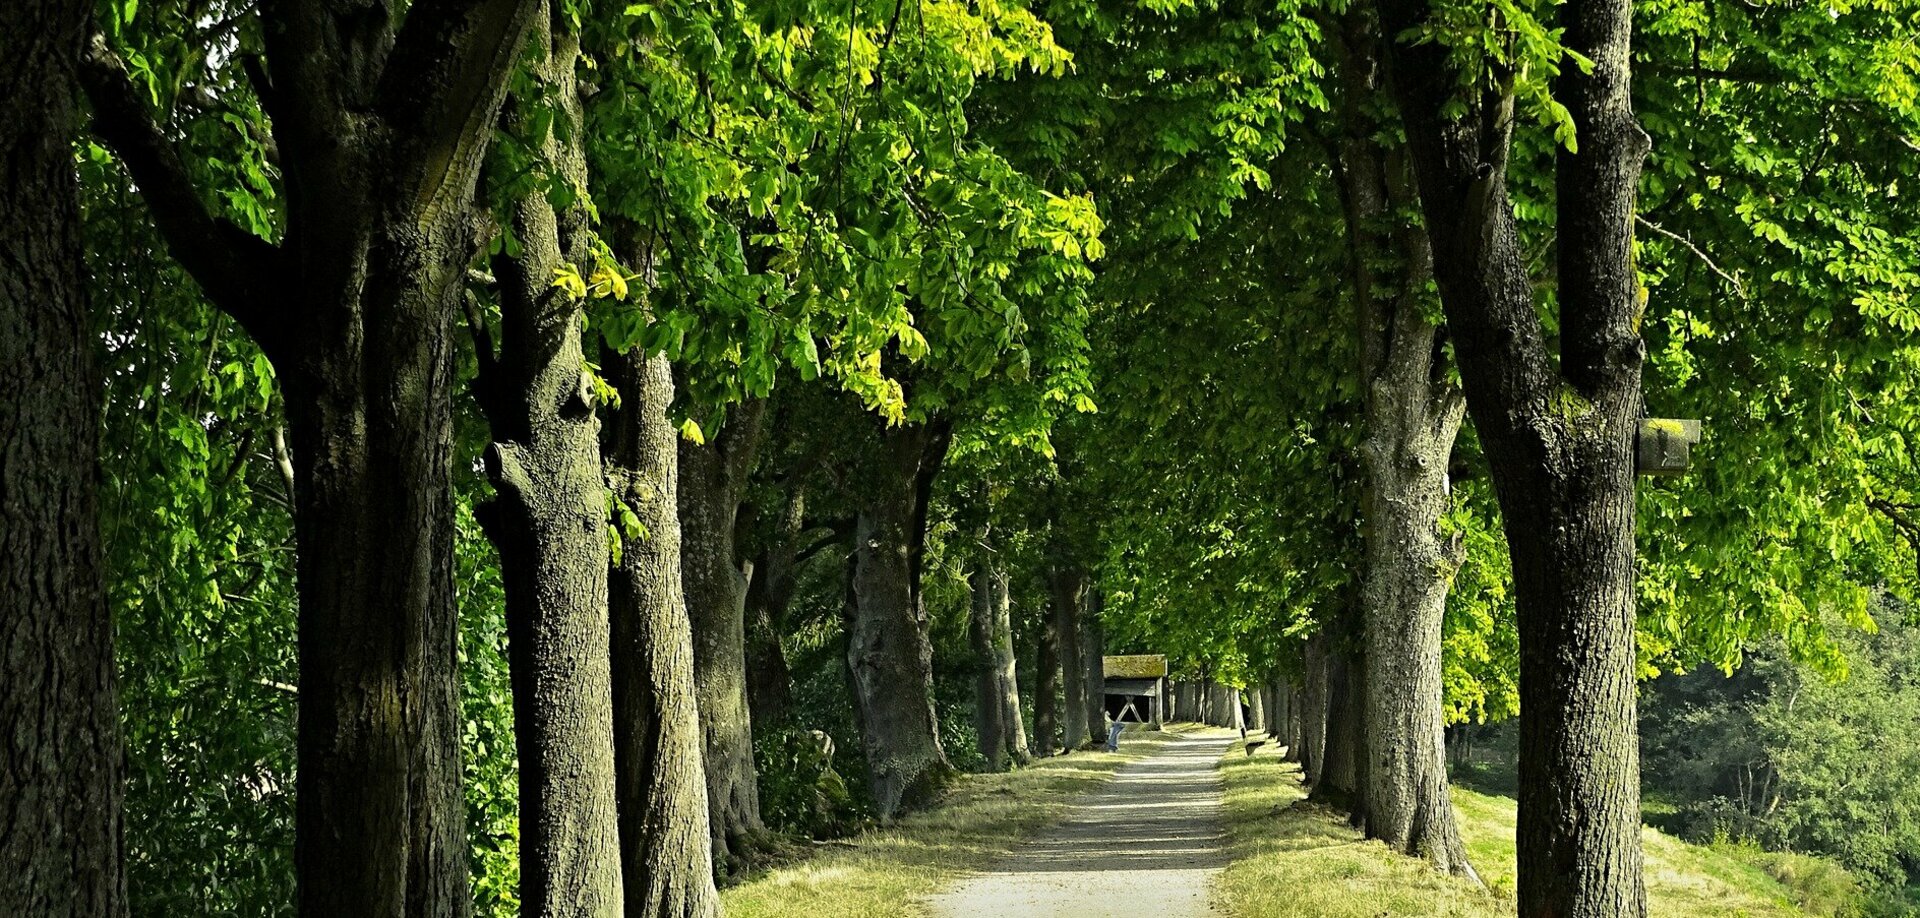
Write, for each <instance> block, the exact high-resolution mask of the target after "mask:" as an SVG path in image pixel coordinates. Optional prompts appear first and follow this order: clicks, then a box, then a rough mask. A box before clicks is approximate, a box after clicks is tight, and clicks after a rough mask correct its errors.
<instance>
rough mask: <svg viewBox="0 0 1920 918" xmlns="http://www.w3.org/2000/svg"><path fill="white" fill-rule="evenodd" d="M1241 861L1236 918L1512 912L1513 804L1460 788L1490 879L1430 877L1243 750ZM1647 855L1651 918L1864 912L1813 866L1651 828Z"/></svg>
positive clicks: (1472, 842) (1228, 883)
mask: <svg viewBox="0 0 1920 918" xmlns="http://www.w3.org/2000/svg"><path fill="white" fill-rule="evenodd" d="M1222 770H1223V771H1224V773H1225V776H1226V784H1227V794H1226V816H1227V822H1228V831H1229V838H1230V843H1231V845H1232V849H1233V851H1232V853H1233V863H1232V864H1231V865H1230V866H1229V867H1228V868H1227V870H1226V872H1225V874H1224V875H1223V876H1222V878H1221V880H1220V883H1219V886H1218V889H1217V892H1216V895H1217V896H1218V897H1219V899H1220V901H1221V904H1223V905H1224V906H1225V907H1226V910H1227V912H1228V913H1229V914H1231V915H1235V916H1238V918H1277V916H1290V918H1291V916H1299V918H1323V916H1324V918H1349V916H1350V918H1381V916H1400V915H1407V916H1415V915H1418V916H1460V918H1482V916H1485V918H1494V916H1501V918H1505V916H1510V915H1512V914H1513V913H1514V908H1515V905H1514V840H1513V839H1514V833H1513V824H1514V806H1515V805H1514V801H1513V800H1512V799H1511V798H1508V797H1501V796H1495V795H1490V794H1483V793H1478V792H1475V791H1471V790H1467V789H1464V788H1458V787H1456V788H1454V794H1453V798H1454V805H1455V807H1456V809H1457V810H1458V812H1459V814H1460V820H1461V826H1460V828H1461V833H1462V834H1463V835H1465V837H1466V840H1467V849H1468V857H1469V858H1471V860H1472V861H1473V865H1474V868H1475V869H1476V870H1478V871H1479V873H1480V876H1481V877H1482V879H1484V880H1485V881H1486V883H1487V889H1486V890H1481V889H1478V888H1476V887H1474V886H1473V885H1472V884H1470V883H1468V882H1466V881H1463V880H1458V879H1454V878H1451V877H1445V876H1441V875H1438V874H1436V873H1434V872H1433V871H1431V870H1429V869H1427V868H1426V866H1425V865H1424V864H1422V863H1421V862H1419V861H1416V860H1414V859H1412V858H1407V857H1401V856H1398V855H1395V854H1393V853H1391V852H1389V851H1388V850H1387V848H1386V846H1385V845H1383V844H1381V843H1379V842H1376V841H1367V840H1365V839H1363V838H1362V837H1361V836H1360V833H1358V832H1356V831H1354V830H1353V829H1352V828H1350V827H1348V825H1347V822H1346V817H1345V816H1344V814H1340V813H1336V812H1333V811H1331V810H1328V809H1326V808H1323V807H1320V806H1317V805H1312V804H1308V803H1307V802H1306V801H1305V794H1304V792H1303V791H1302V790H1301V787H1300V783H1299V778H1300V770H1299V768H1298V767H1297V766H1295V765H1291V764H1288V763H1285V762H1282V761H1281V760H1280V756H1279V753H1278V750H1273V749H1271V748H1269V749H1263V750H1262V751H1261V753H1260V754H1258V755H1255V756H1253V757H1251V758H1249V757H1247V756H1246V755H1245V752H1244V750H1243V749H1242V748H1241V746H1239V745H1238V744H1236V745H1235V746H1234V747H1233V749H1232V750H1230V751H1229V752H1228V754H1227V757H1226V759H1225V760H1224V763H1223V765H1222ZM1641 840H1642V844H1643V846H1644V850H1645V852H1646V879H1647V900H1648V901H1647V905H1648V911H1649V913H1650V914H1651V915H1653V916H1655V918H1694V916H1698V918H1708V916H1712V918H1785V916H1794V915H1847V914H1851V913H1852V912H1853V911H1854V910H1855V909H1857V908H1858V907H1859V902H1858V898H1859V897H1858V893H1857V891H1856V890H1855V888H1854V886H1853V884H1852V881H1851V878H1848V877H1846V876H1845V872H1844V871H1842V870H1840V868H1838V867H1836V866H1834V865H1832V864H1829V863H1826V862H1822V861H1817V860H1816V859H1813V858H1804V857H1794V856H1791V855H1769V854H1766V853H1764V852H1759V851H1745V850H1735V849H1734V847H1733V846H1726V845H1715V846H1700V845H1690V844H1687V843H1685V842H1682V841H1680V840H1678V839H1675V838H1673V837H1671V836H1669V835H1666V834H1663V833H1661V832H1659V831H1657V830H1654V829H1645V830H1643V832H1642V835H1641Z"/></svg>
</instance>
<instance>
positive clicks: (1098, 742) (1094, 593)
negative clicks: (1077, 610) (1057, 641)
mask: <svg viewBox="0 0 1920 918" xmlns="http://www.w3.org/2000/svg"><path fill="white" fill-rule="evenodd" d="M1081 595H1082V596H1083V597H1085V598H1084V600H1083V602H1084V605H1082V606H1081V615H1080V634H1081V637H1080V652H1081V653H1082V654H1083V655H1084V656H1085V658H1086V663H1085V669H1084V670H1083V672H1085V673H1086V677H1085V679H1086V682H1085V691H1086V706H1087V737H1088V740H1089V741H1090V742H1092V743H1093V745H1095V746H1104V745H1105V744H1106V742H1107V674H1106V666H1105V661H1106V652H1107V636H1106V631H1105V629H1104V628H1103V626H1102V625H1101V623H1100V611H1101V606H1102V604H1103V601H1104V600H1103V598H1102V597H1101V595H1100V590H1099V588H1098V587H1095V586H1094V585H1093V584H1092V583H1091V582H1089V583H1088V584H1087V587H1086V589H1085V590H1083V591H1082V593H1081Z"/></svg>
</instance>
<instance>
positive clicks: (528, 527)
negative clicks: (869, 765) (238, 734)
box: [473, 10, 623, 918]
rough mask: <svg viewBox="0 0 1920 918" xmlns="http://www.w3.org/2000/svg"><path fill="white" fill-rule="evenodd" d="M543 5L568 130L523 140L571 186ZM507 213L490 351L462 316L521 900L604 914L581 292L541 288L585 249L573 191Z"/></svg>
mask: <svg viewBox="0 0 1920 918" xmlns="http://www.w3.org/2000/svg"><path fill="white" fill-rule="evenodd" d="M552 12H553V11H552V10H549V11H548V13H549V15H548V16H545V17H542V19H541V20H540V21H539V22H538V23H536V25H535V27H534V36H533V40H534V42H535V43H536V44H537V45H539V46H540V47H541V48H542V49H543V50H544V52H545V56H544V59H542V60H541V61H539V62H537V63H534V64H531V65H530V66H531V67H533V68H534V69H535V72H536V75H537V78H538V80H539V82H540V83H541V84H543V86H544V88H545V89H546V90H547V92H548V96H547V98H546V100H544V101H547V102H550V103H551V105H552V107H553V111H555V112H557V114H558V116H559V117H560V118H562V119H564V123H565V125H567V128H566V129H565V130H561V131H554V132H552V133H550V134H548V135H547V136H546V137H545V138H544V139H541V140H537V141H534V142H538V143H539V144H540V146H541V152H542V154H543V155H544V156H545V157H546V160H547V161H548V162H549V163H550V164H552V168H554V169H555V170H556V172H557V173H558V174H559V175H560V176H561V177H562V178H563V179H564V180H565V181H567V182H569V183H570V184H572V185H575V186H584V185H585V183H586V180H587V175H586V172H587V167H586V158H585V155H584V153H583V151H582V149H581V144H582V142H583V140H584V137H585V135H584V124H583V118H582V111H581V104H580V98H579V95H578V93H577V91H576V88H575V78H574V66H575V63H576V61H577V59H578V58H579V45H578V42H577V39H576V38H575V37H574V36H572V35H571V34H570V33H569V31H568V28H567V25H566V23H565V21H564V20H562V21H561V22H559V23H557V24H556V23H554V22H553V21H552V18H551V14H552ZM556 25H557V27H556ZM533 104H534V102H533V100H528V99H515V100H512V101H511V102H510V103H509V105H508V110H507V114H506V117H505V119H504V123H505V128H506V130H507V131H509V132H510V133H514V134H519V135H522V136H528V135H531V133H532V132H531V131H530V130H529V121H530V116H531V113H532V108H531V106H532V105H533ZM561 138H567V140H565V141H564V142H563V141H562V140H561ZM530 139H531V138H530ZM510 219H511V223H512V231H513V234H514V236H515V238H517V239H518V240H520V253H519V255H518V256H517V257H509V256H506V255H504V254H503V255H501V256H500V257H498V258H496V259H495V260H494V273H495V276H496V277H497V278H498V281H499V284H498V290H499V303H500V316H501V321H500V336H499V340H500V347H499V351H498V353H497V354H496V353H495V351H494V348H493V346H492V343H491V340H490V338H491V336H490V335H487V334H486V333H485V332H484V326H483V325H481V324H480V322H481V321H482V320H480V319H479V317H478V314H477V312H476V313H475V319H474V322H475V324H474V325H473V330H474V332H475V334H476V337H477V338H478V340H476V342H475V344H476V353H477V355H478V360H479V365H480V370H479V376H478V377H477V378H476V380H475V383H474V387H475V390H476V394H477V395H478V402H479V404H480V408H481V412H482V413H483V414H484V415H485V417H486V419H487V424H488V427H489V432H490V434H491V436H492V439H493V442H492V443H491V444H490V445H489V447H488V448H487V453H486V469H487V476H488V478H489V479H490V480H491V481H492V484H493V488H494V497H493V498H492V499H491V500H489V501H487V502H486V503H484V504H482V505H481V506H480V507H479V508H477V510H476V517H477V518H478V519H479V520H480V523H481V526H482V528H483V529H484V530H485V531H486V533H487V536H488V538H489V539H491V540H492V542H493V543H494V546H495V547H496V548H497V549H498V551H499V553H500V578H501V584H502V586H503V588H504V592H505V596H506V621H507V635H508V642H507V651H508V657H509V663H510V666H511V674H512V683H513V709H514V736H515V743H516V751H517V752H518V756H519V763H520V768H519V780H520V796H519V802H520V823H519V824H520V899H521V907H522V911H523V913H524V914H526V915H529V916H551V918H563V916H565V918H574V916H580V918H585V916H605V918H614V916H618V915H620V914H621V913H622V911H623V904H622V885H621V879H620V845H619V829H618V819H617V812H616V804H615V793H614V785H615V779H614V745H613V729H614V728H613V686H612V667H613V651H612V646H611V643H610V642H611V637H610V634H609V630H608V629H609V623H608V607H607V577H608V556H609V552H608V549H607V537H606V520H607V501H606V486H605V484H604V474H603V472H602V469H601V464H600V442H599V437H600V422H599V420H598V418H597V417H596V416H595V414H594V409H593V404H592V396H591V389H590V388H589V387H588V386H587V385H586V375H585V374H586V358H585V354H584V352H583V350H582V345H581V328H582V324H583V323H582V319H583V317H584V313H585V306H586V301H585V299H584V298H577V297H575V296H573V295H572V294H571V293H569V292H568V291H566V290H564V289H562V288H560V287H556V286H555V285H554V284H553V276H554V273H555V271H556V270H557V269H559V268H560V267H561V266H562V265H566V264H574V263H581V262H583V261H584V260H585V259H586V258H587V257H588V255H589V254H590V252H591V243H592V236H591V230H590V228H589V225H588V221H589V217H588V214H587V212H586V208H585V206H584V202H576V203H575V204H574V205H572V206H569V207H567V208H565V209H563V210H560V211H556V210H555V209H554V207H553V206H552V204H550V203H549V202H548V200H547V198H546V197H544V196H540V195H528V196H527V197H526V198H525V199H523V200H521V201H520V202H518V203H517V204H516V205H515V206H514V208H513V210H512V214H511V218H510Z"/></svg>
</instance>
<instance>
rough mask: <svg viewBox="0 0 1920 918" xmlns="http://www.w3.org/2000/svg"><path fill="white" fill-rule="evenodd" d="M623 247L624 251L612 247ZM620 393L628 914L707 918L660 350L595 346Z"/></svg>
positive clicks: (617, 692)
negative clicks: (632, 528)
mask: <svg viewBox="0 0 1920 918" xmlns="http://www.w3.org/2000/svg"><path fill="white" fill-rule="evenodd" d="M622 248H623V249H626V248H630V247H627V246H623V247H622ZM601 366H602V367H603V368H605V369H606V370H607V378H608V381H609V382H611V383H612V384H613V386H614V388H615V389H616V390H618V391H619V393H620V405H619V407H618V408H617V409H614V410H612V411H610V412H609V413H608V421H607V429H606V432H605V439H604V441H603V444H602V449H603V454H604V456H605V459H606V465H607V477H608V480H609V481H610V482H612V484H613V489H614V496H615V497H617V498H619V499H620V500H621V501H622V502H624V503H625V504H626V506H627V507H628V509H630V510H632V511H633V512H634V514H635V515H636V516H637V517H639V521H640V525H641V526H642V527H643V528H644V529H645V535H643V536H640V537H637V538H626V537H623V538H622V539H621V549H620V558H619V560H618V561H617V562H616V563H615V564H614V566H613V569H612V576H611V583H610V587H611V588H610V590H609V605H610V608H611V610H612V623H613V710H614V764H615V766H616V768H617V774H616V782H615V783H616V787H617V793H618V799H619V812H620V863H621V869H622V874H623V879H624V882H625V886H626V914H627V916H628V918H716V916H718V915H719V914H720V896H719V894H718V893H717V892H716V891H715V890H714V886H713V846H712V844H711V837H710V834H709V832H708V828H707V827H708V812H707V776H706V769H705V767H704V766H703V764H702V762H701V737H700V717H699V704H698V701H697V700H696V698H695V695H694V688H693V626H692V623H691V622H690V621H689V620H688V618H687V607H686V600H685V597H684V595H683V593H682V589H683V587H682V584H681V565H680V513H679V490H680V489H679V477H680V476H679V468H680V451H679V446H678V442H679V439H680V437H679V434H678V433H677V432H676V431H675V430H674V426H673V423H672V422H671V421H670V420H668V418H667V406H668V405H670V404H672V402H673V373H672V369H671V367H670V366H669V365H668V362H667V358H666V357H665V356H662V355H654V356H647V355H645V354H642V353H640V352H639V351H633V352H631V353H627V354H616V353H612V352H610V351H604V350H603V351H602V353H601Z"/></svg>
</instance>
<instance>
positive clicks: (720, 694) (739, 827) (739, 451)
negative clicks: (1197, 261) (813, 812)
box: [680, 400, 766, 873]
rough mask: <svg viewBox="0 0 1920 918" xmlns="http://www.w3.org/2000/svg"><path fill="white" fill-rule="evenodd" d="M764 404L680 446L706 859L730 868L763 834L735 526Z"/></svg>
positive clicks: (682, 527)
mask: <svg viewBox="0 0 1920 918" xmlns="http://www.w3.org/2000/svg"><path fill="white" fill-rule="evenodd" d="M765 404H766V403H765V402H763V401H759V400H754V401H751V402H748V403H746V404H744V405H741V406H739V407H738V408H737V409H735V413H734V416H733V417H732V418H730V419H728V421H727V423H726V426H725V427H723V428H721V430H720V431H719V434H718V435H717V436H716V437H714V438H713V439H712V440H709V441H708V442H707V443H705V444H698V443H694V442H692V441H689V440H682V441H681V442H680V539H681V569H682V571H683V574H682V576H683V577H684V578H685V580H684V582H685V587H686V596H687V615H688V617H689V618H690V619H691V620H692V622H693V664H694V665H693V672H694V689H695V694H696V695H697V696H698V698H699V706H700V731H701V736H702V737H703V739H704V745H703V750H704V758H703V761H704V763H705V765H706V769H707V805H708V807H709V809H710V811H711V813H712V818H711V829H712V832H713V857H714V863H715V864H716V865H718V866H720V867H721V869H722V870H724V871H726V872H729V873H731V872H734V871H735V870H736V869H737V868H738V867H740V866H741V864H740V861H741V860H742V859H743V858H745V857H747V856H748V855H749V854H751V852H752V850H753V849H754V848H755V847H757V846H758V840H759V838H760V836H761V835H763V834H764V833H765V832H766V827H765V826H764V825H763V824H762V823H761V821H760V790H759V773H758V772H757V771H756V769H755V768H754V763H753V722H752V715H751V714H750V713H749V711H748V707H747V638H746V608H747V576H746V574H745V573H744V572H743V571H742V570H741V568H740V564H739V562H738V556H737V553H736V550H735V547H734V523H735V520H736V519H737V517H738V514H739V510H740V499H741V496H742V494H743V493H744V492H745V489H746V485H747V473H748V472H749V471H751V469H752V465H753V456H754V453H755V451H756V450H757V449H758V447H759V441H760V429H761V419H762V416H763V414H764V410H765Z"/></svg>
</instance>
